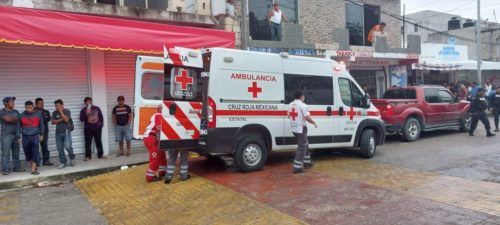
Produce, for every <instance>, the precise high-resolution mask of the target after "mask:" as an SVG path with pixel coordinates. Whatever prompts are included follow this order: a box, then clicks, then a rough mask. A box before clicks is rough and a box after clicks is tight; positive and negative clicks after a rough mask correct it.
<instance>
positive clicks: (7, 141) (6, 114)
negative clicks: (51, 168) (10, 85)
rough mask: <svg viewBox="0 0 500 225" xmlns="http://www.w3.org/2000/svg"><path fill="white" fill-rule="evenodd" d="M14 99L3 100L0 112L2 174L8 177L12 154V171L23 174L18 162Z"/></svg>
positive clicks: (18, 134) (17, 117)
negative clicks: (0, 126)
mask: <svg viewBox="0 0 500 225" xmlns="http://www.w3.org/2000/svg"><path fill="white" fill-rule="evenodd" d="M15 100H16V97H5V98H3V105H4V108H3V109H2V110H0V124H1V125H2V130H1V134H0V140H1V148H2V174H3V175H8V174H9V173H10V170H11V167H10V165H9V162H10V154H11V153H12V161H13V163H14V165H13V171H14V172H24V171H26V170H24V169H23V168H21V161H20V160H19V141H20V139H19V138H20V133H19V131H20V127H19V125H20V124H19V112H18V111H17V110H15V109H14V101H15Z"/></svg>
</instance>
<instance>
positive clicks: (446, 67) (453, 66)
mask: <svg viewBox="0 0 500 225" xmlns="http://www.w3.org/2000/svg"><path fill="white" fill-rule="evenodd" d="M461 66H462V65H460V64H428V63H426V62H423V63H414V64H412V65H411V67H412V69H414V70H440V71H441V70H444V71H453V70H459V69H460V67H461Z"/></svg>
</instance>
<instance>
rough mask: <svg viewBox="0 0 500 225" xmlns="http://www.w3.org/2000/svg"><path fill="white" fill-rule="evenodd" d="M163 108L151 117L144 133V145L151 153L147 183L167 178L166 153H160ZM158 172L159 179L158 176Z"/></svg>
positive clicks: (159, 107) (159, 108)
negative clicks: (163, 177) (162, 177)
mask: <svg viewBox="0 0 500 225" xmlns="http://www.w3.org/2000/svg"><path fill="white" fill-rule="evenodd" d="M161 121H162V115H161V106H158V109H157V112H156V113H155V114H154V115H153V116H152V117H151V120H150V121H149V124H148V126H147V127H146V132H144V145H145V146H146V148H147V149H148V152H149V167H148V170H147V172H146V182H153V181H158V180H159V177H161V176H165V173H166V171H165V170H166V167H167V159H166V158H165V152H164V151H160V146H159V142H160V134H161ZM157 172H158V175H159V177H157V176H156V173H157Z"/></svg>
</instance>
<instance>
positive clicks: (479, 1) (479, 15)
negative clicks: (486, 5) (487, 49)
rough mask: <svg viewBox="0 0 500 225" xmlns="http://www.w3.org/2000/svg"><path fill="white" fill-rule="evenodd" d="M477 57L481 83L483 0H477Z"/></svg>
mask: <svg viewBox="0 0 500 225" xmlns="http://www.w3.org/2000/svg"><path fill="white" fill-rule="evenodd" d="M476 57H477V81H478V84H479V85H481V84H482V81H481V78H482V77H481V0H477V21H476Z"/></svg>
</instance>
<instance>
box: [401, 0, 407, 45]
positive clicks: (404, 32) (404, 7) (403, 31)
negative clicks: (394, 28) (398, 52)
mask: <svg viewBox="0 0 500 225" xmlns="http://www.w3.org/2000/svg"><path fill="white" fill-rule="evenodd" d="M405 9H406V5H405V4H403V30H402V33H403V48H406V43H405V42H406V37H405V34H406V30H405V29H406V28H405V24H406V20H405V14H406V13H405V11H406V10H405Z"/></svg>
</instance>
